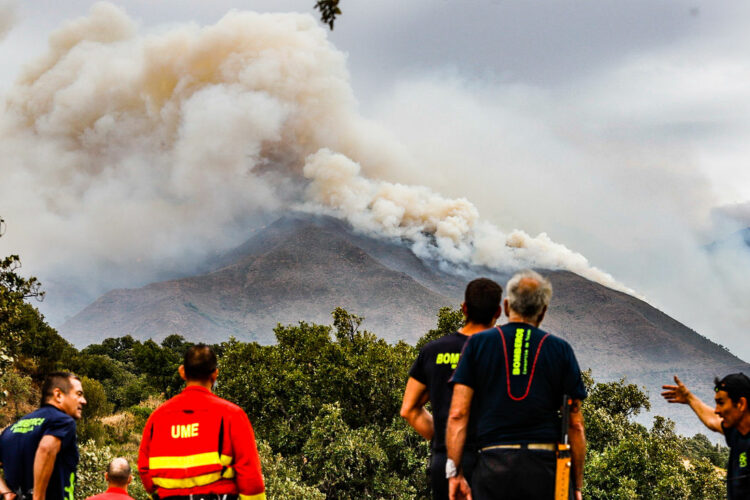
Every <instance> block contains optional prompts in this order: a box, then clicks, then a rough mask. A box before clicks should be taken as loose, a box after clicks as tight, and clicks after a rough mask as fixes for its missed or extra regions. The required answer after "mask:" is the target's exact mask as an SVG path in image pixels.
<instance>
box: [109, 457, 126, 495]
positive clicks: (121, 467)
mask: <svg viewBox="0 0 750 500" xmlns="http://www.w3.org/2000/svg"><path fill="white" fill-rule="evenodd" d="M130 474H131V471H130V464H129V463H128V461H127V460H126V459H124V458H122V457H118V458H115V459H114V460H112V461H111V462H110V463H109V465H108V466H107V482H109V483H110V484H112V486H117V487H119V488H125V487H126V486H127V485H128V483H129V482H130Z"/></svg>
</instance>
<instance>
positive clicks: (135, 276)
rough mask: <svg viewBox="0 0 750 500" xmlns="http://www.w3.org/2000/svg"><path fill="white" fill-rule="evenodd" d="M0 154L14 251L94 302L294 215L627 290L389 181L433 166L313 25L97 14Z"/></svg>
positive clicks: (517, 234) (26, 98)
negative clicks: (381, 117) (158, 24)
mask: <svg viewBox="0 0 750 500" xmlns="http://www.w3.org/2000/svg"><path fill="white" fill-rule="evenodd" d="M0 12H3V11H2V10H0ZM5 17H6V16H4V15H3V16H0V20H2V19H5ZM0 157H2V158H3V163H2V167H1V168H2V178H3V181H2V183H1V184H0V213H1V214H2V215H3V217H4V218H5V219H6V221H7V222H8V224H9V231H8V234H7V235H6V237H5V238H3V240H4V241H3V243H4V244H6V242H7V244H8V245H9V246H8V247H7V248H10V249H11V250H12V251H13V252H17V253H20V254H21V255H22V256H23V258H24V260H25V262H26V265H27V268H30V269H33V272H34V273H35V274H37V275H39V276H40V277H41V278H42V279H43V280H46V281H47V283H50V282H52V283H53V284H54V283H66V284H67V285H68V286H70V287H73V288H77V289H82V290H85V292H81V293H83V295H84V296H86V297H89V298H90V295H92V294H97V293H101V292H102V291H104V290H106V289H108V288H111V287H115V286H135V285H142V284H143V283H144V282H146V281H150V280H153V279H154V277H155V276H158V275H159V273H169V272H171V271H175V272H176V271H179V270H180V269H184V268H185V266H186V265H187V264H186V263H193V264H194V263H197V262H199V261H200V260H201V259H203V258H205V256H206V254H207V253H209V252H212V251H221V250H223V249H227V248H229V247H231V246H233V245H236V244H238V243H240V242H241V240H242V239H243V238H244V236H245V235H246V231H243V230H246V229H247V227H248V224H250V223H251V222H252V221H253V220H254V218H256V217H263V216H264V214H269V213H276V212H281V211H284V210H287V209H291V208H294V209H299V208H303V209H305V210H309V211H315V212H325V213H331V214H334V215H336V216H338V217H341V218H344V219H346V220H347V221H349V222H350V223H351V224H352V225H353V226H354V227H355V228H357V229H359V230H361V231H366V232H369V233H372V234H376V235H381V236H384V237H393V238H401V239H404V240H407V241H408V242H410V243H411V245H412V248H413V249H414V251H415V253H417V254H418V255H420V256H423V257H429V258H433V259H443V260H446V261H448V262H450V263H454V264H457V265H461V264H482V265H488V266H493V267H497V268H501V269H511V268H517V267H527V266H533V267H544V268H561V269H569V270H572V271H574V272H576V273H579V274H581V275H583V276H585V277H587V278H590V279H593V280H596V281H599V282H600V283H603V284H605V285H607V286H610V287H614V288H618V289H621V290H627V289H626V288H624V287H623V286H622V285H619V284H618V283H617V282H616V281H615V280H614V279H613V278H612V277H611V276H610V275H608V274H606V273H604V272H602V271H600V270H598V269H596V268H594V267H593V266H591V265H590V264H589V263H588V261H587V260H586V259H585V258H584V257H583V256H582V255H580V254H578V253H576V252H573V251H571V250H569V249H568V248H566V247H565V246H564V245H561V244H558V243H555V242H553V241H552V240H551V239H550V238H549V237H548V236H547V235H546V234H544V233H542V234H540V235H539V236H536V237H532V236H530V235H529V234H527V233H526V232H524V231H522V230H517V229H516V230H512V231H505V230H502V229H500V228H499V227H497V226H495V225H493V224H490V223H489V222H487V221H486V220H483V219H482V218H480V214H479V210H478V209H477V207H476V206H475V205H473V204H472V203H471V202H470V201H468V200H467V199H465V198H460V197H456V198H451V197H446V196H443V195H441V194H439V193H437V192H435V191H433V190H431V189H428V188H426V187H423V186H419V185H413V184H409V183H400V182H395V181H394V179H393V173H394V172H405V171H410V170H414V171H425V170H429V169H430V165H424V164H420V165H417V161H416V160H415V158H414V156H413V155H412V154H411V153H410V151H409V150H407V149H406V148H405V147H404V145H403V144H401V143H400V142H399V141H398V140H397V139H396V138H395V136H394V135H392V134H391V133H389V132H388V131H387V130H385V129H384V128H382V126H379V125H378V124H376V123H374V122H372V121H368V120H367V119H365V118H363V117H362V116H361V115H360V113H359V112H358V105H357V102H356V100H355V98H354V96H353V92H352V89H351V86H350V83H349V75H348V72H347V69H346V56H345V55H344V54H343V53H341V52H340V51H338V50H336V49H335V48H334V47H333V46H332V45H331V43H330V42H329V41H328V40H327V33H326V31H325V30H324V29H322V28H321V27H319V26H318V25H317V24H316V21H315V20H314V19H313V18H312V17H311V16H308V15H300V14H256V13H251V12H230V13H229V14H227V15H226V16H225V17H224V18H222V19H221V20H219V21H218V22H217V23H216V24H215V25H212V26H206V27H201V26H197V25H184V26H179V27H172V28H170V29H168V30H164V31H161V32H158V33H151V34H141V33H140V30H139V27H138V26H137V25H136V23H135V22H133V21H132V20H131V19H130V18H129V17H128V15H127V14H126V13H125V12H123V11H122V10H121V9H119V8H117V7H115V6H113V5H111V4H107V3H99V4H96V5H95V6H94V7H93V8H92V9H91V11H90V13H89V15H88V16H87V17H85V18H82V19H77V20H73V21H70V22H68V23H66V24H64V25H63V26H62V27H61V28H60V29H59V30H58V31H57V32H55V33H53V34H52V35H51V37H50V39H49V48H48V51H47V53H46V54H45V55H44V56H43V57H41V58H40V59H38V60H36V61H33V62H31V63H30V64H28V65H27V67H26V68H25V69H24V70H23V72H22V74H21V75H20V77H19V79H18V81H17V83H16V84H15V85H14V86H13V87H12V88H11V89H10V91H9V92H8V93H7V95H6V96H5V101H4V106H3V111H2V115H1V116H0ZM14 228H15V229H14ZM32 228H33V229H32ZM6 253H7V252H6ZM87 294H88V295H87ZM49 300H51V301H54V298H53V297H52V296H50V297H49ZM81 300H83V299H81ZM69 312H70V311H69Z"/></svg>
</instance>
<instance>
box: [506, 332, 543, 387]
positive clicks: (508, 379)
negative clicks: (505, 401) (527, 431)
mask: <svg viewBox="0 0 750 500" xmlns="http://www.w3.org/2000/svg"><path fill="white" fill-rule="evenodd" d="M496 328H497V331H498V332H500V337H501V338H502V339H503V353H504V354H505V381H506V382H507V383H508V397H509V398H510V399H512V400H513V401H523V400H524V399H526V396H528V395H529V390H530V389H531V381H532V380H534V370H536V361H537V359H539V352H540V351H541V350H542V344H544V341H545V340H546V339H547V337H549V333H547V334H545V335H544V337H542V340H540V341H539V345H538V346H537V348H536V354H535V355H534V364H532V365H531V375H530V376H529V383H528V385H526V392H525V393H524V395H523V396H521V397H520V398H517V397H515V396H514V395H513V394H511V392H510V364H509V363H508V347H507V346H506V345H505V335H503V331H502V330H501V329H500V327H499V326H498V327H496Z"/></svg>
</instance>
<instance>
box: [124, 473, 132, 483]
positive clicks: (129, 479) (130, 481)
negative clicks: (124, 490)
mask: <svg viewBox="0 0 750 500" xmlns="http://www.w3.org/2000/svg"><path fill="white" fill-rule="evenodd" d="M132 482H133V474H131V475H130V476H128V482H127V483H125V484H126V485H127V484H130V483H132Z"/></svg>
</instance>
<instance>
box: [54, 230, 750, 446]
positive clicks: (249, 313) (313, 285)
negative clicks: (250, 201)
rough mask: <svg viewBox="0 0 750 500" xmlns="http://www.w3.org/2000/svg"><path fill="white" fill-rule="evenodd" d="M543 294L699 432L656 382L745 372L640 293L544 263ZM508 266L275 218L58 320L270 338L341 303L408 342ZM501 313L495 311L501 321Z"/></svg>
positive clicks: (707, 390) (501, 278) (70, 330)
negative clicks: (463, 261)
mask: <svg viewBox="0 0 750 500" xmlns="http://www.w3.org/2000/svg"><path fill="white" fill-rule="evenodd" d="M542 272H543V273H544V274H546V275H547V276H549V278H550V280H551V281H552V284H553V288H554V293H553V298H552V304H551V306H550V310H549V312H548V314H547V317H546V318H545V320H544V323H543V325H542V327H543V328H544V329H546V330H548V331H550V332H551V333H554V334H556V335H558V336H560V337H562V338H564V339H566V340H568V341H569V342H570V343H571V345H572V346H573V347H574V349H575V351H576V355H577V357H578V360H579V364H580V365H581V368H583V369H588V368H591V369H592V371H593V374H594V376H595V378H596V379H597V380H613V379H618V378H620V377H627V378H628V380H629V381H631V382H635V383H637V384H639V385H641V386H644V387H646V389H647V390H648V392H649V393H650V394H651V396H652V398H651V400H652V403H653V404H654V408H653V409H654V411H655V412H656V413H660V414H663V415H670V416H672V417H674V418H675V419H676V420H677V421H678V429H680V430H681V431H682V432H687V433H694V432H697V431H700V428H699V427H697V426H696V425H695V421H694V418H693V416H692V414H691V413H690V410H689V409H687V408H684V407H681V406H680V407H674V406H672V407H670V408H667V405H666V403H663V402H662V401H661V399H660V398H659V397H658V393H659V392H660V386H661V385H662V384H664V383H669V382H670V381H671V377H672V374H678V375H680V377H681V378H682V379H683V380H684V381H685V382H686V383H687V384H688V385H689V386H691V387H692V388H693V389H694V390H695V392H696V393H698V394H699V395H700V396H701V397H702V398H703V399H704V400H705V401H710V400H711V398H712V397H713V394H712V392H711V387H712V386H711V381H712V379H713V377H714V376H717V375H723V374H726V373H730V372H737V371H745V372H746V373H750V365H748V364H747V363H745V362H744V361H742V360H740V359H739V358H737V357H736V356H734V355H732V354H731V353H730V352H728V351H727V350H726V349H724V348H723V347H721V346H719V345H717V344H715V343H713V342H711V341H710V340H708V339H706V338H705V337H702V336H701V335H699V334H698V333H696V332H694V331H693V330H691V329H689V328H688V327H686V326H685V325H683V324H681V323H679V322H678V321H675V320H674V319H673V318H670V317H669V316H667V315H666V314H664V313H662V312H661V311H659V310H657V309H655V308H654V307H652V306H650V305H649V304H647V303H645V302H643V301H642V300H639V299H637V298H635V297H632V296H630V295H627V294H624V293H621V292H618V291H614V290H611V289H609V288H606V287H604V286H602V285H599V284H597V283H594V282H592V281H588V280H586V279H585V278H582V277H580V276H578V275H576V274H573V273H570V272H567V271H542ZM480 275H481V276H488V277H491V278H493V279H496V280H497V281H498V282H500V283H502V284H504V283H505V282H506V281H507V279H508V277H509V275H508V274H501V273H497V272H494V271H491V270H487V269H481V270H479V269H474V270H464V271H463V274H460V275H457V274H452V273H448V272H445V271H443V270H441V266H440V265H438V263H426V262H424V261H422V260H420V259H419V258H417V257H416V256H415V255H414V254H413V253H412V252H411V251H410V250H409V249H408V248H407V247H405V246H404V245H402V244H401V243H400V242H398V241H387V240H381V239H375V238H370V237H368V236H364V235H361V234H355V233H353V232H352V230H351V229H350V228H349V227H348V226H347V225H346V224H344V223H342V222H341V221H338V220H336V219H333V218H329V217H311V216H307V215H298V216H292V217H285V218H283V219H280V220H278V221H276V222H274V223H273V224H271V225H269V226H267V227H265V228H262V229H260V230H258V231H256V233H255V234H254V235H253V236H252V237H251V238H250V239H249V240H248V241H247V242H246V243H244V244H243V245H241V246H240V247H238V248H236V249H235V250H233V251H231V252H229V253H227V254H226V255H224V256H221V257H220V258H218V259H216V260H215V262H214V265H213V271H211V272H209V273H206V274H202V275H198V276H193V277H190V278H184V279H178V280H172V281H165V282H160V283H153V284H151V285H148V286H145V287H143V288H139V289H132V290H113V291H111V292H109V293H107V294H105V295H103V296H102V297H101V298H99V299H98V300H97V301H95V302H94V303H93V304H91V305H90V306H88V307H87V308H86V309H84V310H83V311H81V312H80V313H78V314H77V315H76V316H74V317H73V318H72V319H71V320H69V321H68V322H67V323H65V324H64V325H63V327H62V328H61V333H62V334H63V335H64V336H65V337H66V338H68V339H69V340H72V341H73V342H74V343H76V344H78V345H86V344H89V343H92V342H100V341H101V340H103V339H104V338H106V337H115V336H122V335H127V334H131V335H133V336H135V337H137V338H140V339H145V338H149V337H150V338H153V339H155V340H157V341H158V340H160V339H162V338H164V337H166V336H167V335H169V334H172V333H179V334H181V335H183V336H185V337H186V338H188V339H190V340H194V341H198V340H200V341H205V342H220V341H223V340H226V339H227V338H229V336H230V335H233V336H235V337H237V338H238V339H240V340H246V341H249V340H256V341H259V342H261V343H272V342H274V340H275V339H274V335H273V331H272V330H273V327H274V326H276V324H277V323H282V324H289V323H297V322H298V321H307V322H317V323H323V324H330V323H331V317H330V312H331V311H332V310H333V309H334V308H335V307H337V306H341V307H344V308H346V309H347V310H349V311H350V312H353V313H355V314H358V315H361V316H365V317H366V321H365V323H364V327H365V328H367V329H369V330H370V331H373V332H375V333H376V334H377V335H379V336H380V337H383V338H385V339H387V340H390V341H395V340H401V339H402V340H406V341H408V342H410V343H415V342H416V340H417V339H418V338H419V337H421V336H422V335H423V334H424V333H425V332H427V331H428V330H429V329H431V328H434V326H435V315H436V313H437V311H438V309H439V308H440V307H441V306H445V305H448V306H453V307H456V306H458V305H459V304H460V302H461V299H462V295H463V289H464V287H465V286H466V283H467V282H468V281H470V280H471V279H473V278H475V277H477V276H480ZM501 321H502V320H501Z"/></svg>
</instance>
